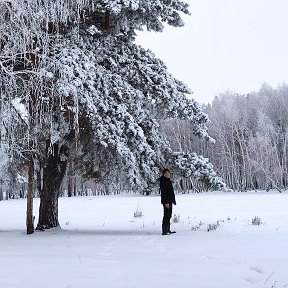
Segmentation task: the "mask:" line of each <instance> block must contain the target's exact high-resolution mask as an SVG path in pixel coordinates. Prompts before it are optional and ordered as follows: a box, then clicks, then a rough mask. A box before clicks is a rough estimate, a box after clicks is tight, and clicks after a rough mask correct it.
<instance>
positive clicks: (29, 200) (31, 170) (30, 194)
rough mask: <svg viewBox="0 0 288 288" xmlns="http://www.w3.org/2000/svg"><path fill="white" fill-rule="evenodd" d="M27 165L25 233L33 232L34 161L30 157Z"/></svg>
mask: <svg viewBox="0 0 288 288" xmlns="http://www.w3.org/2000/svg"><path fill="white" fill-rule="evenodd" d="M28 165H29V167H28V191H27V214H26V216H27V218H26V227H27V234H32V233H34V217H33V175H34V163H33V159H32V157H31V158H30V160H29V164H28Z"/></svg>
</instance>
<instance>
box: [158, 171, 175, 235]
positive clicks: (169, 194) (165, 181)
mask: <svg viewBox="0 0 288 288" xmlns="http://www.w3.org/2000/svg"><path fill="white" fill-rule="evenodd" d="M170 178H171V173H170V171H169V170H168V169H164V170H163V171H162V176H161V177H160V192H161V204H162V205H163V208H164V216H163V221H162V235H169V234H172V233H176V232H175V231H171V230H170V219H171V216H172V206H173V204H174V205H176V200H175V194H174V189H173V185H172V182H171V179H170Z"/></svg>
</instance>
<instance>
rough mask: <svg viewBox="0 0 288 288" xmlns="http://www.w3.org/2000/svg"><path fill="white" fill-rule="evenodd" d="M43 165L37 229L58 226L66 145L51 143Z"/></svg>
mask: <svg viewBox="0 0 288 288" xmlns="http://www.w3.org/2000/svg"><path fill="white" fill-rule="evenodd" d="M47 148H48V151H49V148H50V149H51V152H50V153H48V156H47V158H46V161H45V163H44V165H43V167H44V168H43V187H42V189H41V191H40V207H39V220H38V224H37V228H36V229H37V230H41V231H43V230H45V229H49V228H53V227H58V226H60V225H59V221H58V197H59V194H60V187H61V183H62V181H63V178H64V176H65V172H66V167H67V157H68V154H69V148H68V146H67V145H65V144H64V145H61V146H60V145H59V144H53V145H52V144H51V146H49V147H47Z"/></svg>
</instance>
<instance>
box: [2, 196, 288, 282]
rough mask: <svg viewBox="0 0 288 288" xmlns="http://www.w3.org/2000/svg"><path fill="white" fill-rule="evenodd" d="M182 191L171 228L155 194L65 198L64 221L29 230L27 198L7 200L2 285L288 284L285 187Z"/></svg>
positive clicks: (62, 202)
mask: <svg viewBox="0 0 288 288" xmlns="http://www.w3.org/2000/svg"><path fill="white" fill-rule="evenodd" d="M176 199H177V206H174V211H173V214H176V215H177V217H176V218H178V219H176V220H178V222H177V223H173V224H172V228H173V230H176V231H177V233H176V234H173V235H169V236H162V235H161V220H162V206H161V204H160V199H159V197H158V196H131V195H130V196H127V195H121V196H99V197H75V198H61V199H59V219H60V222H61V228H62V229H52V230H50V231H46V232H36V233H34V234H32V235H30V236H27V235H26V234H25V229H26V227H25V219H26V218H25V213H26V201H25V200H22V199H19V200H9V201H1V202H0V241H1V242H0V243H1V245H0V267H1V270H0V287H3V288H12V287H13V288H18V287H21V288H26V287H27V288H28V287H29V288H36V287H37V288H39V287H41V288H52V287H55V288H56V287H57V288H58V287H59V288H60V287H61V288H62V287H63V288H68V287H69V288H72V287H73V288H80V287H81V288H88V287H109V288H110V287H111V288H112V287H117V288H142V287H143V288H144V287H145V288H147V287H157V288H158V287H165V288H169V287H180V288H186V287H187V288H188V287H197V288H201V287H203V288H216V287H217V288H245V287H257V288H258V287H267V288H271V287H273V288H280V287H281V288H282V287H288V275H287V271H288V249H287V240H288V209H287V207H288V193H287V192H285V193H283V194H279V193H277V192H269V193H266V192H261V193H260V192H259V193H255V192H253V193H252V192H249V193H218V192H217V193H203V194H190V195H176ZM38 206H39V200H38V199H35V201H34V214H35V216H36V221H37V217H38V216H37V215H38V211H37V210H38ZM137 208H138V210H139V209H141V210H142V212H143V216H142V217H137V218H135V217H134V212H135V211H136V210H137ZM178 215H179V216H180V217H178ZM256 216H258V217H259V218H260V220H261V221H260V222H262V224H261V223H260V225H252V224H251V222H252V219H253V218H255V217H256ZM217 221H218V222H217ZM217 223H218V224H217ZM209 224H210V227H214V228H216V230H212V231H210V232H207V227H208V226H209ZM214 224H215V225H214Z"/></svg>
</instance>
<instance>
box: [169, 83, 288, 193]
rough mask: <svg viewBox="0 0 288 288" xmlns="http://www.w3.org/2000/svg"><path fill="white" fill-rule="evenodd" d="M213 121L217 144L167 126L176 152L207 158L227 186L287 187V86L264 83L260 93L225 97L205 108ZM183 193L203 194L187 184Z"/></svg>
mask: <svg viewBox="0 0 288 288" xmlns="http://www.w3.org/2000/svg"><path fill="white" fill-rule="evenodd" d="M203 111H205V112H206V113H207V114H208V116H209V119H210V123H209V124H208V129H209V134H210V136H211V137H213V138H214V139H215V143H214V144H211V143H207V142H203V141H199V140H198V139H197V138H195V137H191V133H190V128H189V125H188V124H187V123H185V121H184V122H183V121H177V122H175V121H170V122H166V123H165V124H164V126H163V129H164V130H165V131H166V132H165V133H166V134H167V136H168V137H169V138H170V139H171V140H170V141H172V142H173V147H174V149H180V150H186V149H187V150H188V151H195V152H197V153H199V154H201V155H204V156H205V157H208V158H209V160H210V161H211V163H213V165H214V169H215V171H216V172H217V173H218V175H219V176H221V177H222V178H223V179H224V182H225V183H226V184H227V186H228V187H229V188H231V189H233V190H236V191H247V190H267V191H268V190H270V189H276V190H278V191H279V192H280V191H282V190H283V189H285V188H287V181H288V178H287V168H288V167H287V165H288V163H287V152H288V150H287V149H288V147H287V132H288V131H287V128H288V85H286V84H282V85H280V86H279V87H277V88H276V89H275V88H272V87H271V86H269V85H268V84H263V85H262V87H261V89H260V90H259V91H258V92H253V93H249V94H248V95H239V94H237V93H235V92H226V93H223V94H221V95H219V96H217V97H215V99H214V100H213V102H212V103H211V104H209V105H206V106H205V107H204V109H203ZM182 188H183V190H184V191H185V190H193V189H194V191H201V189H202V187H201V186H200V187H199V185H197V182H194V181H192V180H191V181H188V182H187V181H182Z"/></svg>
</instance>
